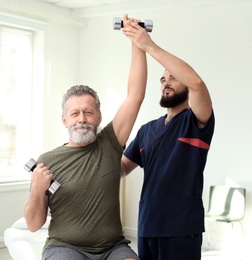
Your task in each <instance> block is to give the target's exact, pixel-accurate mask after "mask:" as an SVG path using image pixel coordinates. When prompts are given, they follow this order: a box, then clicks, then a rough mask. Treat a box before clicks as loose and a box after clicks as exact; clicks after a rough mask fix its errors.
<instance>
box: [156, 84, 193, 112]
mask: <svg viewBox="0 0 252 260" xmlns="http://www.w3.org/2000/svg"><path fill="white" fill-rule="evenodd" d="M187 99H188V88H186V89H184V90H182V91H181V92H177V93H174V94H173V95H172V96H162V97H161V99H160V102H159V104H160V106H161V107H165V108H170V107H176V106H178V105H180V104H182V103H184V102H185V101H186V100H187Z"/></svg>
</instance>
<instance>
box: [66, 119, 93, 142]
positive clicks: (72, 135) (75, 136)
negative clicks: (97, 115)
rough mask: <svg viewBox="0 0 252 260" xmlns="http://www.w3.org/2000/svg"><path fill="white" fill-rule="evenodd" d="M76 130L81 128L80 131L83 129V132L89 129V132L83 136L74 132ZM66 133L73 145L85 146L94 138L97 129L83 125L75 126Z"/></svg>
mask: <svg viewBox="0 0 252 260" xmlns="http://www.w3.org/2000/svg"><path fill="white" fill-rule="evenodd" d="M76 128H81V129H82V128H83V131H85V129H91V130H89V131H88V133H86V134H85V133H80V132H78V131H76V130H75V129H76ZM68 131H69V137H70V139H71V140H72V141H73V142H74V143H75V144H86V143H89V142H91V141H92V140H93V139H94V138H95V137H96V132H97V128H95V127H94V126H92V125H87V124H83V125H77V126H75V127H73V128H71V129H69V130H68Z"/></svg>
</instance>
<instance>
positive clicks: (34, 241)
mask: <svg viewBox="0 0 252 260" xmlns="http://www.w3.org/2000/svg"><path fill="white" fill-rule="evenodd" d="M50 219H51V218H50V217H47V221H46V223H45V225H44V226H43V227H42V228H41V229H40V230H38V231H36V232H34V233H33V232H31V231H29V230H28V228H27V225H26V222H25V219H24V218H20V219H19V220H17V221H16V222H15V223H14V224H13V225H12V226H11V227H10V228H8V229H6V230H5V231H4V242H5V245H6V247H7V248H8V250H9V253H10V255H11V257H12V258H13V259H14V260H40V259H41V258H42V250H43V246H44V244H45V240H46V238H47V234H48V226H49V223H50Z"/></svg>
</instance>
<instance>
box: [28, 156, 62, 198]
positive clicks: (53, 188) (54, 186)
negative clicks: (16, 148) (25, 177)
mask: <svg viewBox="0 0 252 260" xmlns="http://www.w3.org/2000/svg"><path fill="white" fill-rule="evenodd" d="M36 167H37V162H36V161H35V160H34V159H33V158H31V159H30V160H29V161H28V162H27V163H26V164H25V166H24V168H25V170H26V171H27V172H33V170H34V169H35V168H36ZM60 185H61V184H60V183H59V182H57V181H53V180H52V181H51V186H50V187H49V189H48V190H47V191H46V195H49V194H48V192H51V193H52V194H54V193H55V192H56V190H57V189H58V188H59V187H60Z"/></svg>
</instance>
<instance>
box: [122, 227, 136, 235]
mask: <svg viewBox="0 0 252 260" xmlns="http://www.w3.org/2000/svg"><path fill="white" fill-rule="evenodd" d="M124 235H125V237H137V230H136V229H135V228H130V227H125V228H124Z"/></svg>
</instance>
